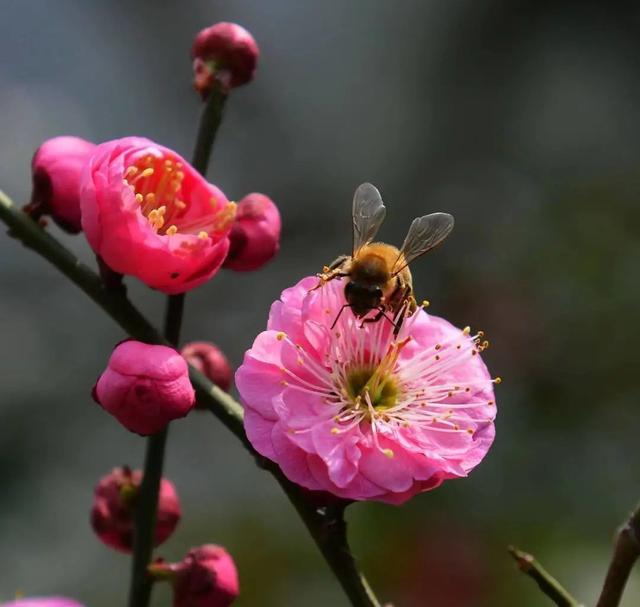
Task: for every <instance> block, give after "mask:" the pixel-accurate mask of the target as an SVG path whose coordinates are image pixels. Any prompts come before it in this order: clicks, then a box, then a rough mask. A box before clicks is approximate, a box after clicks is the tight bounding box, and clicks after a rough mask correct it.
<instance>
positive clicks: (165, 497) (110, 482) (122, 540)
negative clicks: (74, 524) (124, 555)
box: [91, 467, 181, 552]
mask: <svg viewBox="0 0 640 607" xmlns="http://www.w3.org/2000/svg"><path fill="white" fill-rule="evenodd" d="M141 483H142V470H131V469H129V468H127V467H121V468H114V469H113V470H112V471H111V472H110V473H109V474H107V475H105V476H103V477H102V478H101V479H100V482H99V483H98V485H97V487H96V489H95V496H94V501H93V506H92V508H91V526H92V527H93V530H94V531H95V532H96V535H97V536H98V537H99V538H100V540H101V541H102V542H103V543H104V544H106V545H107V546H109V547H110V548H114V549H115V550H120V551H121V552H131V551H132V549H133V528H134V507H135V503H136V500H137V498H138V493H139V491H140V484H141ZM180 517H181V510H180V500H179V499H178V494H177V493H176V490H175V487H174V486H173V483H171V481H169V480H168V479H166V478H162V479H161V480H160V490H159V494H158V513H157V516H156V528H155V534H154V546H159V545H160V544H162V543H163V542H164V541H165V540H166V539H167V538H169V537H170V536H171V535H172V534H173V532H174V530H175V528H176V526H177V525H178V522H179V521H180Z"/></svg>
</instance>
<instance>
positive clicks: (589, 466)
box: [0, 0, 640, 607]
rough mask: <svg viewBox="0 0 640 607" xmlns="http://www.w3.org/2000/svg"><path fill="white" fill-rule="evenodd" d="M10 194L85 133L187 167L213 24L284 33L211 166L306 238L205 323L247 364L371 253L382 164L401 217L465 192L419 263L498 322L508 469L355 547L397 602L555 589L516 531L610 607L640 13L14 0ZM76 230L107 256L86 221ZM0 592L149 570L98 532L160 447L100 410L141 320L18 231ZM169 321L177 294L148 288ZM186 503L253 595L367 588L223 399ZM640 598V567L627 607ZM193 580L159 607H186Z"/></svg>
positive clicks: (220, 288) (7, 335)
mask: <svg viewBox="0 0 640 607" xmlns="http://www.w3.org/2000/svg"><path fill="white" fill-rule="evenodd" d="M0 8H1V10H2V18H1V19H0V187H1V188H2V189H4V190H5V191H6V192H7V193H9V195H11V196H12V197H13V198H14V199H15V200H16V201H17V202H24V201H26V200H27V199H28V196H29V191H30V172H29V162H30V159H31V155H32V153H33V151H34V150H35V148H36V147H37V146H38V144H39V143H40V142H41V141H42V140H44V139H45V138H48V137H52V136H54V135H59V134H76V135H79V136H82V137H85V138H88V139H91V140H94V141H103V140H106V139H111V138H115V137H119V136H123V135H129V134H140V135H145V136H148V137H151V138H153V139H155V140H157V141H159V142H161V143H163V144H165V145H167V146H170V147H172V148H174V149H176V150H178V151H179V152H181V153H183V154H184V155H187V156H189V154H190V150H191V147H192V144H193V140H194V134H195V130H196V125H197V119H198V114H199V109H200V103H199V100H198V98H197V96H196V95H195V94H194V93H193V91H192V90H191V88H190V77H191V73H190V61H189V48H190V43H191V40H192V37H193V35H194V34H195V33H196V32H197V31H198V30H199V29H200V28H202V27H204V26H206V25H209V24H211V23H213V22H216V21H219V20H232V21H237V22H239V23H241V24H243V25H244V26H246V27H247V28H248V29H249V30H250V31H251V32H252V33H253V34H254V35H255V37H256V39H257V40H258V42H259V44H260V46H261V49H262V58H261V65H260V68H259V73H258V77H257V78H256V80H255V82H254V83H253V84H251V85H250V86H247V87H244V88H242V89H238V90H237V91H235V92H234V93H233V95H232V98H231V99H230V102H229V104H228V111H227V113H226V116H225V119H224V123H223V126H222V129H221V131H220V133H219V137H218V140H217V143H216V147H215V150H214V154H213V163H212V166H211V169H210V172H209V177H210V179H211V180H212V181H214V182H215V183H216V184H218V185H219V186H220V187H221V188H222V189H223V190H224V191H225V192H226V193H227V194H228V196H229V197H230V198H234V199H238V198H240V197H241V196H243V195H244V194H246V193H248V192H250V191H261V192H265V193H267V194H268V195H270V196H271V197H272V198H273V199H274V200H275V201H277V203H278V205H279V206H280V209H281V211H282V216H283V221H284V232H283V238H282V250H281V254H280V256H279V257H278V258H277V259H276V260H275V261H274V262H273V263H271V264H270V265H269V266H267V267H266V268H264V269H263V270H262V271H260V272H258V273H253V274H242V275H238V274H233V273H230V272H223V273H222V274H220V275H219V276H217V277H216V278H215V280H214V281H212V282H211V283H210V284H209V285H206V286H204V287H203V288H200V289H199V290H197V291H195V292H194V293H192V294H190V295H189V297H188V300H187V317H186V323H185V327H184V337H185V339H210V340H213V341H216V342H217V343H218V344H219V345H220V346H222V347H223V348H224V350H225V351H226V353H227V354H228V356H229V358H230V359H231V360H232V362H233V363H234V365H237V364H238V363H239V362H240V360H241V358H242V354H243V352H244V350H245V349H246V348H247V347H248V346H249V345H250V343H251V341H252V339H253V337H254V336H255V335H256V334H257V333H258V332H259V331H261V330H262V329H263V327H264V326H265V322H266V316H267V311H268V307H269V305H270V303H271V301H272V300H273V299H275V298H276V297H277V296H278V294H279V292H280V291H281V290H282V289H283V288H284V287H286V286H287V285H290V284H292V283H293V282H295V281H297V280H298V279H299V278H300V277H301V276H303V275H307V274H310V273H313V272H316V271H317V270H318V269H319V268H321V266H322V265H323V264H324V263H326V262H327V261H329V260H331V259H333V258H334V257H335V256H336V254H338V253H340V252H343V251H345V250H346V249H347V248H348V246H349V243H350V234H349V227H348V226H349V205H350V200H351V196H352V192H353V190H354V188H355V187H356V186H357V185H358V184H359V183H361V182H362V181H372V182H373V183H375V184H376V185H378V186H379V187H380V189H381V191H382V193H383V195H384V197H385V199H386V201H387V203H388V208H389V212H388V219H387V221H386V224H385V226H384V229H383V233H382V236H383V238H384V239H386V240H388V241H389V242H393V243H398V242H400V241H401V240H402V238H403V237H404V234H405V232H406V229H407V227H408V225H409V222H410V221H411V219H413V217H414V216H416V215H418V214H423V213H425V212H429V211H435V210H443V211H449V212H451V213H453V214H454V215H455V216H456V229H455V231H454V233H453V235H452V237H451V238H450V239H449V240H448V241H447V243H446V245H445V246H443V247H442V248H440V249H438V251H437V252H434V253H433V254H431V255H429V256H427V257H425V258H424V259H423V260H421V261H419V262H417V263H416V264H415V265H414V276H415V283H416V286H417V292H418V295H419V296H420V297H427V298H429V299H430V300H431V301H432V308H431V311H432V312H434V313H436V314H441V315H444V316H446V317H447V318H449V319H450V320H452V321H453V322H455V323H457V324H459V325H461V326H463V325H466V324H471V325H472V326H473V327H477V328H482V329H484V330H485V331H486V332H487V333H488V335H489V338H490V339H491V341H492V348H491V349H490V350H489V351H488V352H487V353H486V360H487V362H488V364H489V366H490V368H491V370H492V372H493V373H494V374H499V375H502V376H503V378H504V379H505V381H504V382H503V384H502V385H501V386H500V387H499V391H498V405H499V416H498V421H497V430H498V432H497V439H496V442H495V446H494V448H493V449H492V451H491V452H490V454H489V456H488V457H487V459H486V460H485V462H484V463H483V464H482V465H481V466H480V467H479V468H478V469H477V470H475V471H474V472H473V474H472V475H471V476H470V478H468V479H466V480H460V481H453V482H450V483H449V484H446V485H445V486H443V487H441V488H440V489H438V490H437V491H435V492H433V493H429V494H424V495H421V496H419V497H417V498H415V499H414V500H413V501H411V502H410V503H409V504H407V505H406V506H403V507H401V508H397V507H391V506H385V505H379V504H373V503H364V504H357V505H355V506H353V507H352V508H351V509H350V512H349V520H350V529H351V537H352V542H353V546H354V550H355V552H356V554H357V556H358V557H359V559H360V561H361V563H362V566H363V568H364V570H365V571H366V572H367V573H368V574H369V576H370V578H371V581H372V583H373V585H374V587H375V588H376V589H377V591H378V593H379V595H380V596H381V597H383V598H384V599H386V600H392V601H393V603H394V605H395V606H396V607H418V606H424V605H428V606H431V607H469V606H479V607H488V606H492V607H494V606H501V605H505V606H506V605H515V604H517V605H520V606H522V607H529V606H531V607H533V606H537V605H543V604H547V603H546V598H545V597H543V596H542V595H541V594H540V593H539V591H538V590H537V588H536V587H535V586H534V584H533V583H532V582H531V580H529V579H527V578H525V577H524V576H522V575H521V574H519V573H518V572H517V571H516V570H515V568H514V566H513V564H512V562H511V561H510V559H509V557H508V556H507V554H506V551H505V548H506V546H507V545H508V544H509V543H514V544H516V545H518V546H520V547H522V548H524V549H527V550H530V551H532V552H534V553H535V554H536V555H537V556H538V557H539V558H540V559H541V560H542V561H543V562H544V563H545V564H546V565H547V566H548V567H549V569H551V570H552V571H553V572H554V573H555V574H556V575H557V576H559V577H560V578H561V579H562V580H563V581H564V582H565V584H566V585H567V586H568V587H569V588H570V589H571V590H572V591H573V592H574V593H575V594H576V595H578V596H579V598H581V599H582V600H583V601H584V602H585V603H587V604H593V601H594V598H595V596H596V595H597V592H598V588H599V585H600V582H601V580H602V576H603V574H604V570H605V568H606V564H607V562H608V559H609V555H610V552H611V540H612V536H613V532H614V529H615V528H616V526H617V525H618V524H619V523H620V522H621V521H622V520H623V519H624V517H625V516H626V515H627V513H628V511H629V510H630V509H631V507H632V506H633V505H634V503H635V502H636V501H637V500H638V499H639V498H640V449H639V448H638V445H639V441H638V435H639V430H640V424H639V421H638V420H639V417H640V416H639V411H638V408H639V407H640V402H639V400H638V360H639V357H638V346H639V343H640V342H639V338H640V330H639V329H638V321H637V312H638V309H639V304H640V283H639V281H638V267H639V265H640V242H639V239H638V230H639V229H640V221H639V220H640V212H639V201H640V198H639V194H640V173H639V171H638V168H639V166H640V109H639V108H640V79H639V76H638V74H640V8H639V7H638V4H637V3H636V2H606V3H605V2H588V1H586V0H582V1H579V0H576V1H574V2H569V1H560V0H557V1H556V2H540V1H539V0H447V1H443V0H439V1H438V0H431V1H425V0H420V1H419V0H415V1H408V0H407V1H402V2H389V1H388V0H352V1H349V2H343V1H341V0H329V1H325V2H292V1H287V0H270V1H269V2H265V1H261V0H233V1H231V0H224V1H218V2H214V1H197V2H195V1H191V2H179V1H174V2H162V3H158V2H151V1H148V2H143V1H140V2H136V3H130V2H126V1H124V0H122V1H110V2H106V1H98V2H83V1H80V0H77V1H72V0H58V1H57V2H49V1H46V0H40V1H35V0H29V1H18V0H2V2H1V7H0ZM52 231H53V232H54V233H56V234H57V235H60V236H61V238H63V239H64V241H65V243H66V244H68V245H69V246H70V247H72V248H73V250H74V251H76V252H77V253H78V254H79V255H80V256H81V257H82V258H83V259H84V260H86V261H87V262H89V263H92V257H91V255H90V252H89V249H88V247H87V245H86V243H85V242H84V240H83V238H82V236H81V235H80V236H78V237H69V236H67V235H63V234H60V233H59V232H58V231H57V230H56V229H55V228H52ZM0 260H1V261H0V335H1V336H2V347H1V350H0V352H1V354H0V356H1V358H0V484H1V487H2V490H1V492H0V495H1V498H0V538H1V539H0V599H2V598H4V599H8V598H11V597H12V596H13V595H14V593H15V592H16V591H18V590H19V591H23V592H25V593H27V594H41V593H60V594H67V595H70V596H74V597H76V598H78V599H80V600H82V601H83V602H84V603H86V605H87V606H88V607H113V606H115V605H124V603H125V596H126V586H127V583H128V570H129V560H128V558H126V557H125V556H122V555H120V554H116V553H113V552H111V551H109V550H108V549H107V548H105V547H104V546H102V545H101V544H100V543H99V542H98V541H97V540H96V539H95V538H94V536H93V534H92V532H91V530H90V528H89V524H88V512H89V508H90V504H91V500H92V488H93V485H94V484H95V482H96V481H97V479H98V478H99V477H100V476H101V475H102V474H104V473H106V472H107V471H108V470H109V469H110V468H111V467H112V466H114V465H118V464H123V463H128V464H130V465H132V466H134V467H135V466H139V465H140V464H141V462H142V457H143V448H144V445H143V441H142V440H140V439H139V438H138V437H136V436H134V435H131V434H129V433H127V432H125V431H123V430H122V428H120V427H119V426H118V425H117V424H116V423H115V422H114V420H113V419H111V418H110V417H108V416H107V415H105V414H104V413H103V412H102V411H101V410H100V409H99V408H98V407H97V406H95V405H94V404H93V402H92V401H91V398H90V396H89V392H90V388H91V386H92V384H93V382H94V380H95V378H96V376H97V375H98V374H99V372H100V371H101V370H102V368H103V366H104V364H105V362H106V360H107V358H108V356H109V353H110V351H111V348H112V347H113V345H114V343H115V342H116V341H118V340H120V339H122V338H123V334H122V332H121V331H120V329H119V328H118V327H117V326H115V325H114V323H113V322H112V321H111V320H110V319H108V318H106V317H105V316H104V315H103V314H101V313H100V312H99V311H98V309H97V308H96V307H95V305H94V304H93V303H92V302H90V301H89V300H88V299H87V298H86V297H84V296H83V295H82V294H81V293H80V292H79V291H78V290H77V289H76V288H75V287H74V286H72V285H71V284H69V283H68V282H67V281H66V280H65V279H64V278H63V277H62V276H61V275H60V274H58V273H57V272H56V271H55V270H54V269H53V268H52V267H50V266H49V265H47V264H46V263H45V262H44V261H43V260H42V259H40V258H38V257H36V256H35V255H34V254H32V253H31V252H29V251H27V250H25V249H23V248H22V247H21V246H18V245H17V243H16V242H14V241H12V240H11V239H10V238H8V237H6V236H4V235H2V236H0ZM129 288H130V293H131V296H132V297H133V298H134V299H135V301H136V302H137V303H138V304H139V305H140V307H141V308H142V309H143V310H144V311H145V312H146V313H147V314H148V315H149V316H150V317H151V318H153V319H154V320H156V321H158V320H159V319H160V317H161V314H162V306H163V297H162V296H161V295H160V294H158V293H154V292H150V291H147V290H145V289H144V288H142V287H141V286H140V285H138V284H136V283H135V281H133V280H130V281H129ZM166 471H167V475H168V476H169V477H170V478H171V479H173V480H174V482H175V483H176V485H177V487H178V490H179V492H180V494H181V497H182V501H183V509H184V520H183V522H182V524H181V526H180V528H179V530H178V532H177V533H176V534H175V535H174V537H173V538H171V540H170V541H169V542H168V543H167V544H166V545H165V546H163V547H162V549H161V550H160V551H159V553H160V554H162V555H164V556H165V557H167V558H169V559H178V558H180V557H181V556H182V554H184V552H185V551H186V550H187V548H188V547H189V546H191V545H193V544H196V543H204V542H217V543H221V544H224V545H225V546H227V547H228V548H229V549H230V551H231V552H232V553H233V555H234V556H235V558H236V560H237V563H238V565H239V568H240V572H241V582H242V596H241V598H240V599H239V601H238V603H237V604H238V606H239V607H243V606H261V607H275V606H278V607H280V606H290V605H291V606H293V605H305V606H308V607H320V606H326V605H336V606H341V605H346V604H347V603H346V600H345V599H344V597H343V595H342V594H341V592H340V590H339V588H338V586H337V583H336V582H335V580H334V579H333V578H332V577H331V574H330V573H329V570H328V569H327V567H326V565H325V564H324V562H323V561H322V560H321V558H320V557H319V556H318V553H317V552H316V550H315V547H314V545H313V544H312V542H311V540H310V539H309V537H308V536H307V535H306V532H305V530H304V529H303V526H302V524H301V523H300V521H299V520H298V519H297V518H296V515H295V514H294V512H293V510H292V508H291V506H290V505H289V503H288V502H287V500H286V499H285V498H284V496H283V494H282V493H281V491H280V490H279V488H278V487H277V486H276V485H275V484H274V482H273V481H272V479H271V478H270V477H269V476H268V475H267V474H266V473H263V472H260V471H259V470H257V469H256V468H255V466H254V464H253V461H252V459H251V458H250V457H249V456H248V455H247V453H246V452H245V451H244V450H243V449H242V448H241V446H240V445H239V443H238V442H237V440H236V439H234V438H233V437H232V436H231V435H230V434H229V433H228V432H227V431H226V430H225V429H224V428H223V427H221V425H220V424H219V423H217V421H216V420H215V419H214V418H213V417H212V416H207V415H206V414H202V415H198V414H193V415H191V416H190V417H189V418H188V419H186V420H184V421H181V422H179V423H176V424H174V425H173V426H172V430H171V434H170V443H169V449H168V460H167V466H166ZM638 601H640V579H639V576H638V573H637V572H636V573H635V574H634V579H633V580H632V582H631V586H630V588H629V591H628V593H627V595H626V598H625V603H624V604H625V605H635V604H637V603H638ZM169 602H170V598H169V594H168V591H167V589H165V588H158V589H157V591H156V592H155V595H154V605H156V606H158V607H165V606H167V605H169Z"/></svg>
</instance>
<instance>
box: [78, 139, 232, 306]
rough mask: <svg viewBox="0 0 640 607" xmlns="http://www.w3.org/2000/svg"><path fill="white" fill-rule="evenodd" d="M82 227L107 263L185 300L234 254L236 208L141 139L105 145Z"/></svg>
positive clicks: (91, 171)
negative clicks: (185, 294)
mask: <svg viewBox="0 0 640 607" xmlns="http://www.w3.org/2000/svg"><path fill="white" fill-rule="evenodd" d="M80 200H81V208H82V228H83V230H84V232H85V234H86V236H87V240H88V241H89V244H90V245H91V247H92V248H93V250H94V251H95V253H96V254H97V255H99V256H100V257H101V258H102V260H103V261H104V263H106V264H107V266H109V267H110V268H111V269H112V270H114V271H115V272H118V273H120V274H129V275H132V276H136V277H137V278H139V279H140V280H141V281H142V282H144V283H145V284H147V285H149V286H150V287H152V288H154V289H159V290H160V291H162V292H164V293H168V294H175V293H183V292H185V291H188V290H189V289H193V288H195V287H197V286H199V285H201V284H202V283H203V282H205V281H206V280H208V279H209V278H211V277H212V276H213V275H214V274H215V273H216V271H217V270H218V269H219V268H220V266H221V265H222V262H223V261H224V258H225V257H226V255H227V251H228V249H229V239H228V235H229V231H230V230H231V225H232V223H233V219H234V216H235V204H233V203H230V202H229V201H228V200H227V198H226V197H225V195H224V194H223V193H222V192H221V191H220V190H219V189H218V188H217V187H215V186H214V185H211V184H210V183H208V182H207V181H206V180H205V179H204V178H203V177H202V176H201V175H200V174H199V173H198V172H197V171H196V170H195V169H194V168H193V167H192V166H191V165H189V163H187V162H186V161H185V160H184V159H183V158H181V157H180V156H179V155H178V154H176V153H175V152H173V151H172V150H170V149H168V148H165V147H163V146H161V145H158V144H156V143H154V142H153V141H149V140H148V139H143V138H140V137H125V138H123V139H118V140H115V141H109V142H107V143H103V144H101V145H99V146H98V147H97V148H96V150H95V152H94V153H93V154H92V156H91V158H90V160H89V163H88V166H87V168H86V170H85V173H84V175H83V178H82V185H81V191H80Z"/></svg>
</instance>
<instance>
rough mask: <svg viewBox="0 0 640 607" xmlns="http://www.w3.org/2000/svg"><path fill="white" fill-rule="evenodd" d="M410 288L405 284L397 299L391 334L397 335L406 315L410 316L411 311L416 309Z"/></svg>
mask: <svg viewBox="0 0 640 607" xmlns="http://www.w3.org/2000/svg"><path fill="white" fill-rule="evenodd" d="M411 292H412V289H411V287H410V286H409V285H407V286H406V287H405V288H404V289H403V290H402V295H401V297H400V298H399V299H398V303H399V304H400V305H399V307H398V311H397V313H396V316H395V323H394V325H395V329H394V330H393V335H394V336H397V335H398V333H399V332H400V329H401V328H402V323H403V322H404V319H405V318H406V317H407V316H412V315H413V313H414V312H415V311H416V309H417V307H418V306H417V305H416V298H415V297H414V296H413V295H412V294H411Z"/></svg>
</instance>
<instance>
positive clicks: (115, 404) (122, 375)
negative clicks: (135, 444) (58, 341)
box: [93, 340, 195, 436]
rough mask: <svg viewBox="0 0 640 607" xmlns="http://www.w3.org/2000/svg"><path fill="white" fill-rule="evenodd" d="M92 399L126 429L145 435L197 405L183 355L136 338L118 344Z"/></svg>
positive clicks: (182, 415)
mask: <svg viewBox="0 0 640 607" xmlns="http://www.w3.org/2000/svg"><path fill="white" fill-rule="evenodd" d="M93 398H94V400H95V401H96V402H97V403H98V404H99V405H100V406H101V407H102V408H103V409H105V410H106V411H108V412H109V413H111V415H113V416H114V417H115V418H116V419H117V420H118V421H119V422H120V423H121V424H122V425H123V426H124V427H125V428H127V430H130V431H131V432H135V433H137V434H141V435H143V436H146V435H149V434H155V433H157V432H159V431H160V430H162V429H163V428H164V427H165V426H166V425H167V424H168V423H169V422H170V421H171V420H174V419H177V418H179V417H184V416H185V415H187V413H189V411H190V410H191V409H192V408H193V406H194V404H195V392H194V390H193V387H192V386H191V382H190V381H189V368H188V366H187V363H186V361H185V360H184V358H182V356H180V354H179V353H178V352H177V351H176V350H174V349H173V348H168V347H167V346H156V345H149V344H145V343H142V342H139V341H135V340H128V341H124V342H122V343H120V344H118V345H117V346H116V348H115V349H114V351H113V353H112V354H111V358H110V359H109V363H108V365H107V368H106V369H105V371H104V372H103V373H102V375H101V376H100V378H99V379H98V382H97V383H96V385H95V387H94V389H93Z"/></svg>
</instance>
